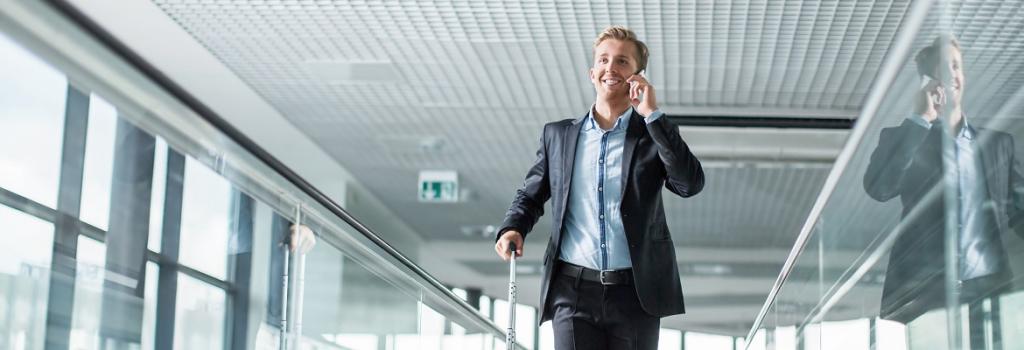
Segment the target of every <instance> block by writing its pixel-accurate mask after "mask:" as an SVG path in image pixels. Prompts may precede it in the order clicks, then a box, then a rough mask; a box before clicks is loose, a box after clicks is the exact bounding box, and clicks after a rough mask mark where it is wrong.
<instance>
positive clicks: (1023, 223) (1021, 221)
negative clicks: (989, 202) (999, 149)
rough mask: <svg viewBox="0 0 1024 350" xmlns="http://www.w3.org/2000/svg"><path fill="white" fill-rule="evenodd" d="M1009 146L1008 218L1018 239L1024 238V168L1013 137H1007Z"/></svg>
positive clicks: (1007, 147) (1007, 150) (1007, 149)
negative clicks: (1018, 156)
mask: <svg viewBox="0 0 1024 350" xmlns="http://www.w3.org/2000/svg"><path fill="white" fill-rule="evenodd" d="M1006 140H1007V142H1006V143H1007V145H1006V146H1005V150H1006V152H1007V153H1008V154H1007V157H1008V159H1007V161H1008V162H1009V163H1010V166H1009V168H1010V169H1009V171H1010V174H1009V175H1010V177H1009V179H1010V188H1009V191H1010V192H1009V194H1010V198H1009V200H1008V201H1007V203H1006V206H1007V208H1006V216H1007V218H1008V219H1009V225H1010V228H1011V229H1013V231H1014V232H1015V233H1016V234H1017V236H1018V237H1021V238H1024V168H1022V167H1021V163H1020V160H1019V159H1017V157H1016V148H1015V147H1016V146H1015V145H1014V142H1013V136H1010V135H1009V134H1007V135H1006Z"/></svg>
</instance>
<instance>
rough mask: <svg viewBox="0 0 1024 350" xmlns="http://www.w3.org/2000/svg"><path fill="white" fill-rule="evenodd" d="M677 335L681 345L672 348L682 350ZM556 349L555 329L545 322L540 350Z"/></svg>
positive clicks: (541, 329) (541, 334) (542, 328)
mask: <svg viewBox="0 0 1024 350" xmlns="http://www.w3.org/2000/svg"><path fill="white" fill-rule="evenodd" d="M676 333H677V334H676V338H677V339H676V341H677V342H679V343H678V344H676V345H677V346H676V347H673V348H671V349H673V350H675V349H680V347H681V346H683V345H682V343H681V342H682V341H683V340H682V334H678V333H679V332H678V331H676ZM661 336H662V339H664V336H665V332H662V333H661ZM664 343H665V341H664V340H661V342H660V343H659V344H658V348H659V350H660V349H661V344H664ZM554 349H555V330H554V328H552V327H551V322H544V324H541V325H540V350H554Z"/></svg>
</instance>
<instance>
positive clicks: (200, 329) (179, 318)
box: [174, 273, 227, 350]
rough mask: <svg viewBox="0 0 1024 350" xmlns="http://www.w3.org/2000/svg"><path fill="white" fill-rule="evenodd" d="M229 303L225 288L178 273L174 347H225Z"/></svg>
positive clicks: (183, 349)
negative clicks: (225, 327) (225, 326)
mask: <svg viewBox="0 0 1024 350" xmlns="http://www.w3.org/2000/svg"><path fill="white" fill-rule="evenodd" d="M226 305H227V295H226V294H225V293H224V290H222V289H220V288H217V287H214V286H211V285H209V284H206V283H203V282H202V281H199V280H197V279H195V278H192V277H190V276H188V275H186V274H183V273H179V274H178V295H177V304H176V306H175V313H174V315H175V316H174V317H175V319H174V348H175V349H182V350H188V349H223V348H224V345H225V337H226V336H227V335H226V334H225V329H224V322H225V316H226V314H225V310H226Z"/></svg>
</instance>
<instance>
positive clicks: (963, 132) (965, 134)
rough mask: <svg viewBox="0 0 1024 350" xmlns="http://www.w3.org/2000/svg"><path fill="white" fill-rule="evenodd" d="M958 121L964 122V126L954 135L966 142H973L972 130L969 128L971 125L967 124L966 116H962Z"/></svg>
mask: <svg viewBox="0 0 1024 350" xmlns="http://www.w3.org/2000/svg"><path fill="white" fill-rule="evenodd" d="M960 120H963V121H964V125H963V126H962V127H960V132H959V133H957V134H956V137H962V138H965V139H968V140H974V129H973V128H971V124H969V123H968V122H967V115H966V114H964V115H963V117H962V118H960Z"/></svg>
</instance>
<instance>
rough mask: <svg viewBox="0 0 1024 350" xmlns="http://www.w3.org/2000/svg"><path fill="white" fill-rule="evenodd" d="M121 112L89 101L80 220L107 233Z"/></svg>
mask: <svg viewBox="0 0 1024 350" xmlns="http://www.w3.org/2000/svg"><path fill="white" fill-rule="evenodd" d="M116 131H117V109H115V108H114V106H112V105H110V103H107V101H104V100H103V99H102V98H100V97H99V96H96V95H95V94H93V95H91V96H90V98H89V127H88V129H87V133H86V138H85V169H84V170H83V175H82V211H81V214H80V217H81V218H82V221H85V222H87V223H89V224H92V225H93V226H96V227H98V228H99V229H101V230H104V231H106V230H107V220H109V215H110V185H111V180H112V179H113V177H112V174H113V172H114V141H116V139H115V137H114V134H115V132H116Z"/></svg>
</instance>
